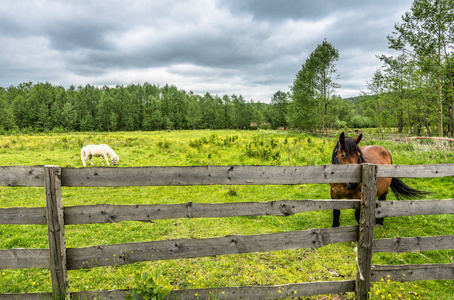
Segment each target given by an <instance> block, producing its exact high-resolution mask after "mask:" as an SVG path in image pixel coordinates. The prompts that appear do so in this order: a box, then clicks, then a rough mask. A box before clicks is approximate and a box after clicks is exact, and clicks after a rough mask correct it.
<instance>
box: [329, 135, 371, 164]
mask: <svg viewBox="0 0 454 300" xmlns="http://www.w3.org/2000/svg"><path fill="white" fill-rule="evenodd" d="M340 147H342V149H343V150H344V151H345V155H347V156H351V155H355V154H356V153H359V159H358V162H360V163H365V162H366V161H365V160H364V158H363V152H362V151H361V149H360V148H359V146H358V144H357V143H356V142H355V140H354V139H353V138H351V137H346V138H345V140H344V142H343V143H342V144H341V146H340ZM340 147H339V148H340ZM336 148H338V145H336V147H335V148H334V150H333V155H332V159H331V163H333V164H336V163H337V162H336V161H335V160H336V155H335V152H336V151H339V150H336ZM359 160H360V161H359Z"/></svg>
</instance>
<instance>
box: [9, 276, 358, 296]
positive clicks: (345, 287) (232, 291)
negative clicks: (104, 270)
mask: <svg viewBox="0 0 454 300" xmlns="http://www.w3.org/2000/svg"><path fill="white" fill-rule="evenodd" d="M279 291H280V292H279ZM354 291H355V281H354V280H341V281H319V282H304V283H291V284H282V285H275V286H242V287H217V288H205V289H187V290H173V291H171V292H170V294H169V299H172V300H199V299H220V300H222V299H225V300H237V299H251V300H254V299H257V300H261V299H279V298H284V297H292V298H296V297H306V296H312V295H322V294H337V293H347V292H354ZM129 292H130V290H110V291H85V292H73V293H71V296H72V297H73V298H75V299H85V300H95V299H112V300H114V299H124V298H125V297H126V296H127V295H128V293H129ZM0 299H1V295H0ZM8 299H10V298H8Z"/></svg>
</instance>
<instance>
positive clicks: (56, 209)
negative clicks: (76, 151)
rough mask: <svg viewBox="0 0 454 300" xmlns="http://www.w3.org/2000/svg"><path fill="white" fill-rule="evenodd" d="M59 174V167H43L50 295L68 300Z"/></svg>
mask: <svg viewBox="0 0 454 300" xmlns="http://www.w3.org/2000/svg"><path fill="white" fill-rule="evenodd" d="M60 174H61V168H60V167H55V166H45V167H44V186H45V188H46V216H47V229H48V230H47V231H48V239H49V254H50V259H49V261H50V268H49V269H50V273H51V278H52V293H53V294H54V297H55V299H66V298H69V286H68V272H67V267H66V242H65V223H64V218H63V202H62V194H61V180H60Z"/></svg>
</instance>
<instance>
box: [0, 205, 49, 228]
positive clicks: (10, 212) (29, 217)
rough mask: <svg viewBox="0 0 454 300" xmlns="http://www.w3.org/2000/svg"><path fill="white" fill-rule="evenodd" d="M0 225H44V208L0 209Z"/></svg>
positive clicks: (45, 219)
mask: <svg viewBox="0 0 454 300" xmlns="http://www.w3.org/2000/svg"><path fill="white" fill-rule="evenodd" d="M0 224H24V225H26V224H38V225H46V224H47V218H46V208H45V207H11V208H0Z"/></svg>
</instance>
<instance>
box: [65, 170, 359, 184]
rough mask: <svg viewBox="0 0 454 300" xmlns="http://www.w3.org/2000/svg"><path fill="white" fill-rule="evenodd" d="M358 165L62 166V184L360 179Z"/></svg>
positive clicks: (331, 181) (240, 182)
mask: <svg viewBox="0 0 454 300" xmlns="http://www.w3.org/2000/svg"><path fill="white" fill-rule="evenodd" d="M359 180H360V166H359V165H324V166H293V167H291V166H189V167H130V168H129V167H128V168H96V167H93V168H64V169H62V185H63V186H74V187H75V186H106V187H108V186H187V185H262V184H271V185H274V184H284V185H294V184H305V183H333V182H359Z"/></svg>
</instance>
